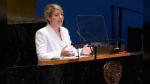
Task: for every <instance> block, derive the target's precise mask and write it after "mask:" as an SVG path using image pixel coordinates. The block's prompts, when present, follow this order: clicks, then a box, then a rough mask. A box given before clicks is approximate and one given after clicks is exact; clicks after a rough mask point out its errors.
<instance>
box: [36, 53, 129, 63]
mask: <svg viewBox="0 0 150 84" xmlns="http://www.w3.org/2000/svg"><path fill="white" fill-rule="evenodd" d="M123 56H130V53H125V52H120V53H117V54H102V55H97V59H108V58H114V57H123ZM89 60H94V57H93V56H91V57H84V58H72V59H60V60H42V61H38V65H54V64H64V63H72V62H81V61H89Z"/></svg>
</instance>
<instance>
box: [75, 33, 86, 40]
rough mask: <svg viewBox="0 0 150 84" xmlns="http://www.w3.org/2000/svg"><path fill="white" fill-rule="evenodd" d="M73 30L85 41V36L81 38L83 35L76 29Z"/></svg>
mask: <svg viewBox="0 0 150 84" xmlns="http://www.w3.org/2000/svg"><path fill="white" fill-rule="evenodd" d="M75 32H76V33H77V34H78V35H79V36H80V37H81V38H82V39H83V40H84V41H85V42H86V40H85V38H83V36H82V35H81V34H80V33H79V31H78V30H75Z"/></svg>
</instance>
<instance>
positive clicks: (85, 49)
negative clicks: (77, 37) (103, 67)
mask: <svg viewBox="0 0 150 84" xmlns="http://www.w3.org/2000/svg"><path fill="white" fill-rule="evenodd" d="M92 51H93V48H91V47H88V44H86V45H84V47H83V48H82V51H81V54H83V55H90V54H91V53H92Z"/></svg>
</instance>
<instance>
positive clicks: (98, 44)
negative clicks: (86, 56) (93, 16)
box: [91, 42, 101, 60]
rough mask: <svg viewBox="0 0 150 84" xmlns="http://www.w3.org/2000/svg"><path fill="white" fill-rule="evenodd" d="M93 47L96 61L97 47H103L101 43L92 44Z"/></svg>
mask: <svg viewBox="0 0 150 84" xmlns="http://www.w3.org/2000/svg"><path fill="white" fill-rule="evenodd" d="M91 45H92V46H93V47H94V60H96V59H97V47H99V46H101V43H100V42H91Z"/></svg>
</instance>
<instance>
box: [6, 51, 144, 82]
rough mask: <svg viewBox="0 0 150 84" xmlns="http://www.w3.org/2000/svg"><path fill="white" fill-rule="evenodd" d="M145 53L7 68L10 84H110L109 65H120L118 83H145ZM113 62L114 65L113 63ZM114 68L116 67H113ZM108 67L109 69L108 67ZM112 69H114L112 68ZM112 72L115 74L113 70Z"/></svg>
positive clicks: (110, 55) (102, 56)
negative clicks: (143, 75)
mask: <svg viewBox="0 0 150 84" xmlns="http://www.w3.org/2000/svg"><path fill="white" fill-rule="evenodd" d="M142 57H143V55H142V54H131V53H117V54H106V55H98V56H97V60H94V57H86V58H74V59H63V60H45V61H44V60H43V61H38V65H31V66H19V67H8V80H7V83H8V84H18V83H21V84H109V82H113V81H112V80H111V79H109V80H108V79H107V78H109V77H107V76H105V75H106V74H107V73H106V72H107V71H105V70H107V69H106V67H107V65H109V64H111V66H113V65H112V64H114V63H115V62H119V63H120V65H119V66H121V67H122V69H120V70H121V71H122V72H121V77H120V79H119V83H118V84H142V82H143V80H142V73H143V72H139V71H142V70H143V69H142ZM112 62H113V63H112ZM114 65H115V64H114ZM107 68H108V67H107ZM110 70H111V69H110ZM110 72H114V69H113V70H112V71H109V73H110Z"/></svg>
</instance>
